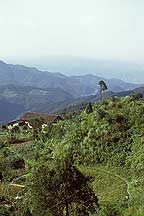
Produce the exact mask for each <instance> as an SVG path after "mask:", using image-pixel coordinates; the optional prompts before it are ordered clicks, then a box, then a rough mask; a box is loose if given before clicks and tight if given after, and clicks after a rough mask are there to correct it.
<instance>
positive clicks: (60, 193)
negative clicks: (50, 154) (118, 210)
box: [31, 158, 98, 215]
mask: <svg viewBox="0 0 144 216" xmlns="http://www.w3.org/2000/svg"><path fill="white" fill-rule="evenodd" d="M31 181H32V188H31V197H32V200H31V202H32V209H33V210H32V214H33V215H64V212H66V215H69V213H70V212H71V213H70V215H71V214H72V213H74V212H75V213H76V215H89V212H96V209H97V208H98V199H97V197H96V195H95V194H94V192H93V191H92V189H91V188H90V187H89V186H88V181H89V178H88V177H86V176H84V175H83V174H82V173H81V172H80V171H79V170H78V169H77V168H76V167H74V166H73V165H72V162H71V160H70V158H69V159H66V160H64V161H62V162H58V163H57V164H56V165H55V166H54V167H53V168H50V167H48V166H40V167H39V168H38V169H37V170H36V171H35V172H34V173H33V177H32V180H31Z"/></svg>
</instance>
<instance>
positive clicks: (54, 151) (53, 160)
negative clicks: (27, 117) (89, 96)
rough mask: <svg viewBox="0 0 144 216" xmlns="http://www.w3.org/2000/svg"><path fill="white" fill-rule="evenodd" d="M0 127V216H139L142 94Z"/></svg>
mask: <svg viewBox="0 0 144 216" xmlns="http://www.w3.org/2000/svg"><path fill="white" fill-rule="evenodd" d="M30 123H31V125H32V128H25V127H23V126H21V127H18V128H17V129H16V130H9V129H7V128H3V129H1V131H0V168H1V170H0V215H3V216H5V215H7V216H15V215H17V216H30V215H32V216H36V215H39V216H62V215H65V216H70V215H73V216H85V215H90V216H94V215H97V216H142V215H144V175H143V172H144V101H143V99H142V95H141V94H138V93H136V94H134V95H132V96H126V97H115V96H114V97H109V98H107V99H102V100H101V101H98V102H95V103H88V104H87V106H86V108H85V110H83V111H79V112H77V113H75V112H74V113H73V112H69V113H65V115H64V116H63V119H62V120H60V121H58V122H56V123H49V124H43V122H42V120H41V119H33V120H31V122H30Z"/></svg>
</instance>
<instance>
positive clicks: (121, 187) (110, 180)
mask: <svg viewBox="0 0 144 216" xmlns="http://www.w3.org/2000/svg"><path fill="white" fill-rule="evenodd" d="M79 169H80V170H81V171H82V172H83V173H84V174H86V175H89V176H92V177H93V180H92V183H91V185H92V187H93V189H94V191H95V193H96V194H97V196H98V198H99V202H100V203H101V204H104V203H114V202H117V203H119V204H122V203H124V202H125V200H126V196H127V182H128V179H129V178H130V174H129V171H128V170H126V169H125V170H124V168H122V169H121V168H119V167H107V166H94V167H86V166H80V167H79Z"/></svg>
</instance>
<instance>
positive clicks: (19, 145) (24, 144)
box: [11, 140, 33, 147]
mask: <svg viewBox="0 0 144 216" xmlns="http://www.w3.org/2000/svg"><path fill="white" fill-rule="evenodd" d="M31 144H33V141H32V140H30V141H25V142H21V143H12V144H11V146H12V147H21V146H26V145H31Z"/></svg>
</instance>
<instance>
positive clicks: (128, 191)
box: [98, 168, 130, 198]
mask: <svg viewBox="0 0 144 216" xmlns="http://www.w3.org/2000/svg"><path fill="white" fill-rule="evenodd" d="M98 169H99V170H100V171H102V172H104V173H106V174H109V175H112V176H115V177H117V178H119V179H121V180H122V181H123V182H124V183H125V184H126V192H127V195H126V196H128V198H129V197H130V190H129V188H130V182H129V181H128V180H127V179H125V178H123V177H122V176H120V175H118V174H116V173H114V172H111V171H107V170H105V169H102V168H98Z"/></svg>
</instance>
